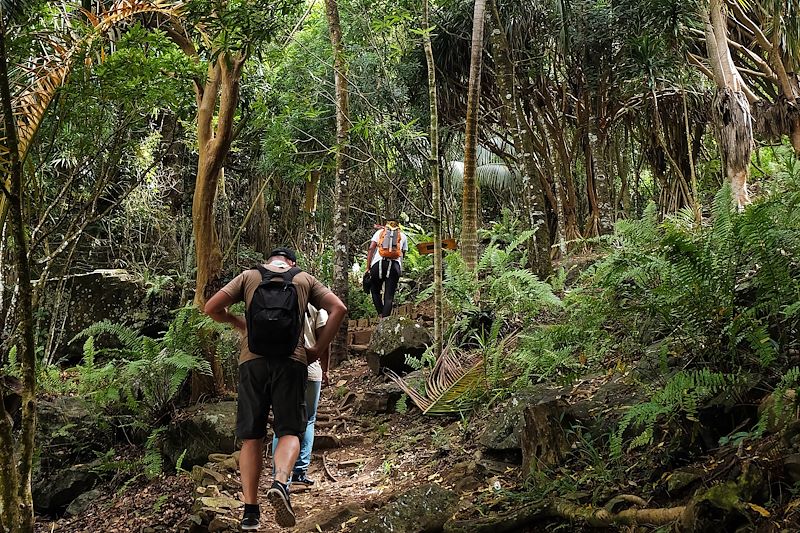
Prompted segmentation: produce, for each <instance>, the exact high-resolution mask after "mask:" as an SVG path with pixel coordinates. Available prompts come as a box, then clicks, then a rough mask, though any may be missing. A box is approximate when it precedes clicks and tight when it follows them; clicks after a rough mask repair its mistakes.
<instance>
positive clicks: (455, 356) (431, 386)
mask: <svg viewBox="0 0 800 533" xmlns="http://www.w3.org/2000/svg"><path fill="white" fill-rule="evenodd" d="M385 373H386V375H387V376H388V377H389V379H391V380H392V381H393V382H395V383H396V384H397V386H398V387H400V388H401V389H402V390H403V392H405V393H406V394H408V396H409V398H411V401H413V402H414V404H415V405H416V406H417V407H419V408H420V409H421V410H422V412H423V414H426V415H445V414H451V413H461V412H464V411H468V410H469V409H470V408H471V407H472V400H473V398H474V395H475V393H476V392H477V391H480V390H483V389H485V387H486V380H485V374H484V371H483V356H482V355H481V353H480V352H473V353H471V354H462V353H460V352H455V351H453V350H450V349H449V348H446V349H445V351H444V352H443V353H442V356H441V357H440V358H439V359H438V360H437V361H436V365H434V367H433V370H432V371H431V374H430V376H429V377H428V380H427V382H426V383H425V394H424V395H422V394H420V393H418V392H417V391H416V390H414V389H413V388H412V387H410V386H409V385H408V384H407V383H406V382H405V380H403V378H401V377H400V376H398V375H397V374H396V373H394V372H393V371H391V370H386V372H385Z"/></svg>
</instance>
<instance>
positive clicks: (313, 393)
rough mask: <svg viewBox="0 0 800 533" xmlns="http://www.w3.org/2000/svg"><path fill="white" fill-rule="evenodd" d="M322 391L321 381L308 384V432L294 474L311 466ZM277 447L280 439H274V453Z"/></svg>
mask: <svg viewBox="0 0 800 533" xmlns="http://www.w3.org/2000/svg"><path fill="white" fill-rule="evenodd" d="M321 389H322V382H321V381H308V382H306V414H307V415H308V423H307V424H306V432H305V433H303V438H302V439H301V441H300V455H298V456H297V462H296V463H295V464H294V468H293V469H292V472H293V473H294V474H300V473H305V472H306V471H308V466H309V465H310V464H311V448H312V447H313V446H314V422H316V421H317V404H319V393H320V390H321ZM277 447H278V438H277V437H272V453H275V448H277ZM274 468H275V465H274V464H273V470H274Z"/></svg>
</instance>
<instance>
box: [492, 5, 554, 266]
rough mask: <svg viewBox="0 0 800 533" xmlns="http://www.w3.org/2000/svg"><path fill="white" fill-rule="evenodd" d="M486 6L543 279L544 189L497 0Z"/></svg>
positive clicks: (546, 249) (533, 257) (534, 260)
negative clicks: (526, 125) (524, 123)
mask: <svg viewBox="0 0 800 533" xmlns="http://www.w3.org/2000/svg"><path fill="white" fill-rule="evenodd" d="M489 9H490V10H491V14H492V49H493V50H492V51H493V52H494V60H495V64H496V68H497V73H496V77H497V84H498V88H499V90H500V100H501V101H502V103H503V116H504V118H505V122H506V123H507V124H508V127H509V128H510V130H511V136H512V140H513V142H514V148H515V149H516V151H517V157H518V158H519V161H520V167H521V168H520V170H522V191H523V195H522V196H523V206H524V209H525V211H526V222H527V226H528V228H529V229H533V230H535V234H534V237H533V239H531V242H530V243H529V249H530V251H531V254H530V261H531V265H530V266H532V267H533V268H534V270H535V271H536V273H537V275H538V276H539V278H541V279H546V278H548V277H549V276H550V275H551V274H552V273H553V266H552V264H551V263H550V232H549V229H548V225H547V220H546V218H545V199H544V191H543V189H542V183H541V181H540V179H539V178H538V177H537V173H536V165H535V163H534V160H533V157H534V155H533V150H532V148H533V147H532V145H531V143H530V142H526V140H525V136H526V135H527V132H528V131H529V129H528V128H526V127H524V126H523V124H522V123H523V122H525V121H526V120H527V118H526V117H525V114H524V111H523V108H522V103H521V102H520V100H519V91H518V90H517V88H516V76H515V74H514V62H513V60H512V56H511V53H512V52H511V47H510V46H509V44H508V39H507V38H506V34H505V32H504V31H503V24H502V21H501V19H500V11H499V10H498V9H497V4H496V3H495V2H493V1H491V0H490V4H489Z"/></svg>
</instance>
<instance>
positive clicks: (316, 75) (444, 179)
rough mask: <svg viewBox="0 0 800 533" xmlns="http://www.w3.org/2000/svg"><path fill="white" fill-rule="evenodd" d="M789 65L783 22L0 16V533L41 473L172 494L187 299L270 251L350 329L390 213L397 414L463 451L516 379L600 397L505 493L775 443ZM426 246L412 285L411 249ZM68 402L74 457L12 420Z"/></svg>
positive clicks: (519, 7) (193, 6)
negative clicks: (556, 454)
mask: <svg viewBox="0 0 800 533" xmlns="http://www.w3.org/2000/svg"><path fill="white" fill-rule="evenodd" d="M332 14H335V17H334V16H332ZM337 32H338V33H337ZM337 35H338V37H337ZM798 43H800V12H799V11H798V7H797V6H796V5H795V3H794V2H767V1H750V2H739V1H735V0H710V1H708V2H705V1H703V2H700V1H695V0H693V1H679V0H613V1H594V0H592V1H589V0H561V1H547V0H541V1H540V0H536V1H532V2H514V1H507V0H488V1H487V0H475V1H474V2H472V1H470V2H467V1H465V0H430V1H429V0H400V1H394V2H390V1H387V0H377V1H375V0H325V2H315V1H313V0H307V1H306V0H242V1H222V2H209V1H208V0H188V1H187V2H170V1H168V0H117V1H106V0H96V1H91V2H90V1H83V2H81V3H71V2H69V1H66V0H64V1H57V2H42V1H38V0H0V45H2V46H1V47H0V103H2V107H1V108H0V112H1V113H2V116H3V123H2V128H3V130H2V131H3V133H2V139H0V167H2V172H3V174H2V194H0V229H2V242H1V243H0V289H1V290H2V294H0V399H2V400H3V401H2V405H3V410H2V411H0V446H2V447H3V449H4V450H7V451H8V452H7V453H4V454H2V459H0V475H1V476H2V479H1V480H0V489H1V490H0V512H1V513H0V532H6V531H8V532H11V531H14V532H16V531H33V528H34V520H35V519H34V512H33V508H34V507H33V505H34V503H35V502H33V496H32V489H31V487H32V484H35V482H36V481H37V480H39V479H40V478H41V476H43V475H44V473H46V472H49V471H52V470H53V469H56V468H62V467H64V466H68V464H67V462H66V461H67V459H66V457H64V454H66V455H69V456H70V458H69V460H71V461H73V462H78V461H87V462H88V461H90V460H95V459H99V460H100V463H99V464H100V466H99V467H98V468H101V469H106V470H107V471H109V472H114V481H113V486H114V488H115V489H119V490H120V491H123V490H124V488H125V487H126V486H127V485H128V484H130V483H133V481H134V480H137V479H139V478H142V477H146V478H148V479H153V478H156V477H158V476H161V475H163V474H164V473H170V472H174V471H176V470H177V471H181V470H182V464H181V463H182V461H183V456H181V457H180V458H179V459H178V460H177V461H174V460H172V459H173V458H170V459H169V460H167V454H165V453H163V450H164V441H165V437H164V435H165V431H166V429H167V428H168V427H169V425H170V424H171V423H173V422H174V421H175V420H176V418H177V417H178V415H179V413H180V411H181V409H183V408H185V407H186V406H188V405H193V404H196V403H198V402H203V401H209V400H213V399H215V398H220V397H225V396H226V394H229V393H230V392H231V391H233V390H235V384H236V375H237V371H236V354H237V342H238V339H237V338H236V337H235V335H234V334H232V332H231V331H230V330H229V329H226V328H224V327H221V326H220V325H218V324H215V323H214V322H213V321H212V320H210V319H209V318H208V317H206V316H205V315H203V313H202V309H203V305H204V304H205V301H206V299H207V298H208V296H209V295H210V294H213V293H214V292H215V291H216V290H217V289H218V288H219V287H221V286H222V285H223V284H224V283H225V282H227V281H228V280H230V279H231V278H232V277H233V276H235V275H236V274H238V273H239V272H241V271H242V270H243V269H247V268H250V267H252V266H253V265H254V264H256V263H259V262H262V261H263V260H264V259H265V254H267V253H268V252H269V250H271V249H272V248H274V247H276V246H289V247H291V248H294V249H296V250H297V252H298V256H299V261H298V263H299V265H300V266H301V267H302V268H303V269H304V270H306V271H308V272H310V273H312V274H313V275H315V276H316V277H318V278H319V279H320V280H321V281H323V282H324V283H325V284H326V285H328V286H330V287H332V288H333V289H334V290H335V292H337V295H338V296H339V297H340V298H341V299H342V300H343V301H344V302H345V303H346V304H347V306H348V309H349V318H350V319H351V320H356V319H364V318H370V317H374V316H375V311H374V307H373V304H372V301H371V299H370V296H369V295H367V294H365V293H364V292H363V291H362V290H361V288H360V281H361V275H362V273H363V271H364V268H365V262H366V257H367V246H368V244H369V241H370V238H371V237H372V234H373V233H374V231H375V229H376V228H377V227H380V225H381V224H383V223H384V222H385V220H386V217H387V216H397V217H399V219H400V222H401V227H402V229H403V231H404V232H405V233H406V235H407V236H408V238H409V246H410V249H409V252H408V254H407V256H406V257H405V263H404V270H403V277H402V278H401V283H400V289H399V292H398V294H397V297H396V300H395V304H396V305H397V306H400V305H404V304H409V305H410V306H413V307H415V308H419V309H422V308H426V307H427V308H431V309H432V311H431V314H430V316H429V318H430V319H431V325H433V324H435V329H432V334H434V336H436V337H437V338H435V339H434V343H433V345H432V346H431V347H430V348H429V349H428V351H427V352H426V353H425V354H424V355H423V356H422V357H421V358H417V359H414V358H408V361H407V364H408V365H409V366H411V367H412V368H413V369H415V370H418V371H421V373H420V374H418V375H417V376H416V377H414V378H412V379H409V380H408V382H406V381H404V379H403V378H402V377H401V376H396V375H395V376H394V379H395V381H396V382H397V383H398V384H399V385H400V386H401V387H403V390H405V391H406V396H403V397H402V399H401V400H400V402H398V403H397V411H399V412H401V413H403V414H405V413H406V412H408V410H409V409H410V406H411V405H412V404H414V403H416V404H417V406H418V407H419V408H420V410H422V411H424V412H426V413H430V414H442V413H449V414H453V413H455V414H456V416H457V417H459V418H460V420H461V421H462V422H460V423H461V424H463V429H464V431H463V438H464V441H465V442H466V441H476V439H477V437H476V436H475V435H472V434H470V424H471V420H472V419H473V418H474V419H475V420H477V419H479V418H481V417H484V418H485V417H489V418H491V417H492V416H493V415H492V413H494V412H496V411H492V410H493V409H494V410H496V409H501V410H502V409H505V407H503V406H504V405H505V404H504V403H503V402H505V401H508V399H509V398H513V399H514V401H516V398H517V397H518V395H519V394H523V393H524V392H525V391H527V390H530V389H531V387H537V386H542V385H548V386H550V385H552V386H554V387H567V388H570V387H574V390H573V393H574V392H575V391H578V389H579V388H580V386H581V384H583V383H586V382H588V381H590V380H592V379H596V378H597V379H611V380H616V379H617V378H620V379H623V381H624V383H625V388H624V389H623V392H621V393H620V394H622V395H624V396H626V400H627V403H625V404H624V405H623V406H621V407H620V408H619V409H618V410H615V411H613V412H605V413H604V414H602V415H598V416H600V418H602V420H601V422H599V424H598V425H597V426H595V425H593V423H591V424H590V423H588V422H586V420H584V419H580V417H577V418H578V420H579V423H576V424H573V425H572V426H570V429H569V431H568V432H572V433H570V435H572V437H570V439H571V442H572V446H571V449H570V452H569V456H568V457H567V458H563V457H562V459H563V460H562V461H561V465H560V466H553V465H549V466H543V465H538V466H537V465H536V464H531V463H529V462H528V461H527V459H526V460H525V462H524V463H523V465H522V472H521V476H522V478H523V480H524V490H522V491H520V492H514V493H513V494H508V495H505V496H507V500H509V501H522V502H525V504H530V502H542V501H545V500H547V499H548V498H551V497H553V495H558V496H560V495H572V496H571V497H572V498H573V499H574V500H576V501H577V500H580V501H581V504H585V505H586V506H592V505H593V506H596V507H602V506H603V504H604V502H606V501H608V500H609V498H610V496H611V495H609V494H608V493H607V491H604V489H603V487H604V485H609V484H613V483H620V484H624V483H625V482H630V483H632V484H634V485H635V484H636V483H640V484H642V483H647V485H646V489H647V490H649V491H651V492H652V493H653V494H657V489H656V486H657V485H658V484H657V483H656V482H655V481H654V480H653V478H654V477H656V475H655V474H652V472H656V471H659V469H660V470H661V471H663V472H666V471H668V470H671V469H673V468H677V467H683V466H686V465H689V464H692V463H693V461H698V460H700V459H701V458H703V457H707V456H708V455H709V454H713V453H716V452H717V451H718V450H722V449H727V448H730V449H732V450H738V451H737V454H738V455H737V457H738V458H739V460H740V462H744V461H745V459H746V457H745V456H746V455H747V454H746V453H744V452H742V450H743V449H747V450H764V449H765V448H768V447H770V446H772V445H773V444H772V443H774V442H775V439H776V438H777V437H776V435H782V436H783V437H782V438H783V439H784V440H786V441H790V440H791V437H790V436H786V431H788V430H787V427H790V428H791V427H792V423H794V422H795V419H796V418H797V417H796V412H797V395H796V393H795V390H796V389H797V387H798V386H800V335H799V334H798V333H799V330H800V159H798V154H800V113H798V110H797V104H798V103H797V97H798V93H800V89H799V88H798V87H800V84H798V80H797V74H796V72H797V71H798V61H800V55H799V54H800V47H799V46H798ZM426 45H427V46H428V47H429V51H430V54H428V55H426ZM431 74H434V75H433V76H432V75H431ZM437 213H439V214H440V215H437ZM440 237H441V238H445V239H447V238H453V239H455V240H457V241H458V249H457V250H454V251H452V250H449V251H444V252H441V250H437V252H436V253H437V254H438V253H442V254H443V255H442V261H443V267H442V268H441V270H440V271H438V272H437V268H436V265H437V264H438V262H437V261H436V260H435V258H434V255H436V254H429V255H424V254H421V253H420V251H419V250H418V249H417V247H416V245H417V244H420V243H425V242H431V241H435V240H437V238H440ZM97 271H103V272H104V274H102V275H103V276H108V275H112V276H123V277H124V279H125V280H128V281H129V282H130V283H131V284H132V285H135V286H137V287H138V289H136V290H137V291H138V292H136V293H135V296H133V297H132V299H124V298H122V297H120V298H117V297H116V296H112V297H110V298H111V299H112V300H113V301H111V303H110V304H107V302H106V300H104V299H102V298H101V295H98V294H96V293H93V292H91V290H92V289H91V288H86V287H84V286H82V285H81V283H82V282H81V281H80V280H81V279H83V278H81V276H87V275H91V274H92V273H97ZM109 273H110V274H109ZM86 279H89V278H86ZM91 279H94V278H91ZM439 287H441V291H439ZM126 298H127V296H126ZM101 302H102V305H101ZM439 302H441V306H439ZM106 305H108V308H106V307H104V306H106ZM111 309H114V311H113V312H112V311H111ZM437 341H439V343H441V344H442V345H443V349H442V353H438V351H439V349H438V346H439V343H437ZM350 348H352V346H351V347H350ZM333 349H334V352H335V353H334V356H335V357H334V358H335V359H336V361H338V362H341V361H345V360H348V359H350V360H352V359H355V358H357V356H356V355H354V354H353V353H349V352H348V345H347V342H346V340H345V337H344V335H343V334H342V335H340V336H339V337H337V340H336V341H335V342H334V345H333ZM420 376H421V377H420ZM443 376H444V377H443ZM426 380H427V381H426ZM442 380H444V381H442ZM341 396H343V397H344V396H346V395H345V394H344V393H342V394H341ZM74 397H79V398H82V399H85V400H86V401H87V402H88V404H89V405H90V406H91V410H92V412H93V413H94V414H95V415H99V416H100V417H101V419H102V420H101V423H100V426H99V427H100V431H99V433H98V432H96V433H93V434H91V435H88V434H86V433H84V432H82V431H80V428H77V427H72V426H67V427H66V428H62V429H61V430H59V432H57V433H56V434H51V435H50V436H48V437H47V438H46V439H44V441H43V442H40V436H39V434H37V433H36V429H35V423H34V421H35V419H36V412H37V407H36V404H37V402H42V401H51V400H54V399H57V398H74ZM569 416H572V415H569ZM593 416H594V415H593ZM471 417H472V418H471ZM723 418H724V422H723V421H722V419H723ZM573 437H574V438H573ZM770 439H773V440H770ZM795 444H796V443H791V446H794V445H795ZM791 446H789V448H791ZM123 447H131V448H132V449H135V451H134V452H131V453H130V456H127V457H126V458H125V459H120V458H119V457H118V456H117V453H116V452H117V451H118V450H119V449H121V448H123ZM726 447H727V448H726ZM184 453H185V451H184ZM786 454H787V455H788V454H789V452H786ZM752 455H753V456H755V455H757V454H756V452H752ZM787 468H788V467H787ZM645 471H647V472H649V474H644V473H643V472H645ZM742 476H744V474H742ZM765 477H769V476H765ZM737 479H738V481H736V483H738V485H737V487H738V489H737V490H739V492H737V493H736V504H735V505H731V506H729V507H731V508H734V507H735V508H736V509H737V510H738V512H740V513H742V514H743V513H745V511H744V510H743V509H745V508H746V507H747V505H755V506H756V507H758V509H756V514H760V515H761V517H762V518H766V517H768V516H769V512H768V511H767V509H770V510H772V512H773V513H775V509H778V508H783V509H787V508H789V511H791V509H793V507H791V502H796V501H797V500H796V499H794V495H796V494H797V490H798V487H799V486H798V485H797V484H796V483H794V482H793V481H791V476H789V478H788V479H789V480H787V478H784V477H781V476H778V477H774V476H773V477H771V478H770V479H771V480H772V481H771V483H772V484H771V485H769V487H770V491H771V492H770V496H769V497H768V498H761V499H760V500H759V499H758V498H757V497H756V496H754V495H753V494H755V492H756V491H751V492H753V494H750V493H749V492H747V491H745V488H744V485H745V484H744V482H743V481H741V479H742V478H737ZM642 480H647V481H646V482H644V481H642ZM728 483H734V482H733V481H730V480H729V481H728ZM632 486H633V485H632ZM637 486H638V485H637ZM776 486H780V489H781V494H780V495H775V494H774V492H775V490H774V489H775V487H776ZM583 493H586V494H588V496H586V497H584V498H583V499H581V497H580V496H578V497H576V496H575V494H583ZM699 494H700V493H698V495H695V496H693V498H694V499H693V500H691V503H687V501H684V502H683V503H682V505H685V506H686V507H687V508H691V509H692V510H693V511H692V512H694V509H695V507H699V506H700V505H701V503H703V502H708V501H712V500H713V498H712V497H711V496H708V495H707V494H706V493H703V495H699ZM654 498H656V500H658V497H657V496H654ZM703 498H705V499H703ZM684 500H687V499H686V498H685V499H684ZM547 501H548V502H550V503H548V504H547V505H548V506H549V507H546V511H542V512H546V513H547V516H548V517H561V518H563V519H565V520H566V519H567V518H568V519H570V520H582V521H583V522H582V524H584V525H585V524H588V526H587V527H589V526H592V525H593V523H592V519H593V518H591V517H590V518H587V517H586V516H584V515H583V514H581V512H579V511H578V510H575V509H573V508H571V507H570V508H568V509H567V508H565V507H563V506H559V505H556V504H554V503H552V501H551V500H547ZM713 501H716V500H713ZM612 502H613V500H612ZM753 502H756V503H753ZM758 502H760V503H758ZM658 503H659V504H663V505H664V507H665V508H667V507H668V506H667V504H666V503H665V500H663V499H662V500H659V501H658ZM486 505H487V513H488V512H489V511H490V510H492V509H491V505H490V504H486ZM787 506H789V507H787ZM611 507H612V509H611V511H609V512H612V511H613V507H614V505H613V503H612V504H611ZM481 509H483V508H481ZM565 509H566V510H565ZM753 509H755V508H750V511H752V510H753ZM759 509H760V510H764V513H767V514H766V515H765V514H763V513H761V511H760V510H759ZM789 511H786V516H789V514H790V512H789ZM687 512H688V511H687ZM611 514H612V515H613V516H614V518H613V520H612V519H611V518H609V519H608V520H610V521H608V520H607V521H606V522H603V523H602V524H600V525H602V526H603V527H606V526H610V525H612V524H615V525H624V524H626V522H624V520H627V518H625V519H624V520H623V518H619V516H621V515H620V514H619V513H616V514H615V513H613V512H612V513H611ZM609 516H611V515H609ZM669 516H672V515H669ZM676 516H677V515H676ZM682 516H684V519H683V520H684V527H685V521H686V520H688V519H687V518H685V517H686V516H688V515H687V514H684V515H682ZM692 516H695V517H696V515H692ZM528 518H529V519H531V520H532V519H533V518H530V517H528ZM595 518H596V517H595ZM756 518H757V517H756ZM795 518H796V517H795ZM603 520H606V519H605V518H604V519H603ZM615 520H619V521H615ZM653 520H654V521H653V522H651V523H652V524H653V525H654V527H655V526H667V525H668V524H670V523H672V522H675V521H676V520H677V521H680V519H678V518H676V517H672V520H671V521H670V520H666V519H664V518H659V520H661V521H657V520H655V519H653ZM697 520H699V518H698V519H697ZM601 522H602V521H601ZM751 522H752V523H753V524H754V523H755V522H753V520H751ZM566 523H568V522H564V521H562V522H553V523H550V524H549V526H548V527H551V526H552V527H553V528H555V529H557V528H558V527H566V526H563V524H566ZM633 523H634V524H635V523H637V522H636V521H635V519H634V522H633ZM697 523H699V522H697ZM725 523H727V522H725ZM559 524H561V525H559ZM751 525H752V524H751ZM454 527H455V526H454ZM476 527H477V526H476ZM487 527H490V526H487ZM737 527H738V526H737ZM753 527H755V526H753ZM457 530H458V529H457V528H455V529H453V531H457ZM697 530H698V531H701V530H703V529H697ZM732 530H733V529H732ZM745 530H747V529H745ZM764 530H765V531H766V530H768V529H764Z"/></svg>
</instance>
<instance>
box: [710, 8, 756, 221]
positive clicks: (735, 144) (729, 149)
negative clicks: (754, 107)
mask: <svg viewBox="0 0 800 533" xmlns="http://www.w3.org/2000/svg"><path fill="white" fill-rule="evenodd" d="M706 47H707V49H708V61H709V63H710V65H711V72H712V74H713V78H714V81H715V83H716V85H717V88H716V93H715V95H714V103H713V106H712V114H713V121H714V129H715V132H716V137H717V143H718V144H719V149H720V155H721V156H722V161H723V167H724V168H725V174H726V176H727V179H728V181H730V184H731V190H732V191H733V199H734V202H736V204H737V206H738V207H739V208H740V209H741V208H742V207H744V206H745V205H747V204H748V203H750V197H749V195H748V192H747V178H748V176H749V174H750V154H751V153H752V151H753V124H752V116H751V112H750V101H749V100H748V98H747V95H746V91H747V87H746V85H745V83H744V80H743V79H742V76H741V75H740V74H739V69H738V68H736V65H735V64H734V63H733V59H732V57H731V53H730V47H729V45H728V29H727V21H726V15H725V12H724V6H723V0H710V1H709V3H708V18H707V20H706Z"/></svg>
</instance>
